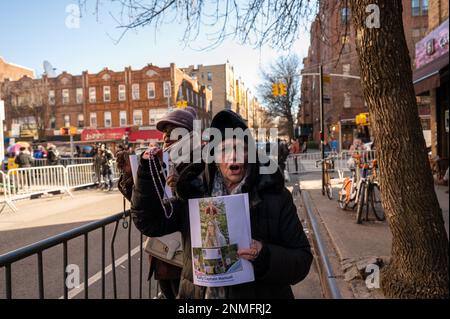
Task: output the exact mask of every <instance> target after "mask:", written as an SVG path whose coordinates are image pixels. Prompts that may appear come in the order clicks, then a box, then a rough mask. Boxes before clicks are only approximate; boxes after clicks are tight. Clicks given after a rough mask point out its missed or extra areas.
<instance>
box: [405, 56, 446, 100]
mask: <svg viewBox="0 0 450 319" xmlns="http://www.w3.org/2000/svg"><path fill="white" fill-rule="evenodd" d="M448 62H449V53H448V52H447V53H445V54H444V55H442V56H440V57H439V58H437V59H436V60H434V61H432V62H430V63H428V64H426V65H424V66H423V67H421V68H420V69H417V70H416V71H415V72H414V74H413V83H414V90H415V92H416V95H419V94H422V93H424V92H426V91H429V90H431V89H434V88H437V87H439V86H440V84H441V83H440V80H441V76H440V73H439V72H440V71H441V70H442V69H443V68H444V67H446V66H447V65H448Z"/></svg>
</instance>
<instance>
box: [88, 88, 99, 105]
mask: <svg viewBox="0 0 450 319" xmlns="http://www.w3.org/2000/svg"><path fill="white" fill-rule="evenodd" d="M89 102H90V103H95V102H97V91H96V90H95V87H91V88H89Z"/></svg>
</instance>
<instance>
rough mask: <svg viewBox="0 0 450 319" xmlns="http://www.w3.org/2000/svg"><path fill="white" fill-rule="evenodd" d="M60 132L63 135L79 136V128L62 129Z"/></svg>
mask: <svg viewBox="0 0 450 319" xmlns="http://www.w3.org/2000/svg"><path fill="white" fill-rule="evenodd" d="M59 132H60V133H61V135H72V136H73V135H76V134H77V128H76V127H74V126H71V127H61V128H60V129H59Z"/></svg>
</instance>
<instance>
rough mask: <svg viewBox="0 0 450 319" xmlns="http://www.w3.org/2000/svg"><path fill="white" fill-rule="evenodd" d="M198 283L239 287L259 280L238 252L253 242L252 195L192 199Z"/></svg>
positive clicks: (193, 257)
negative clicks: (251, 222)
mask: <svg viewBox="0 0 450 319" xmlns="http://www.w3.org/2000/svg"><path fill="white" fill-rule="evenodd" d="M189 218H190V227H191V244H192V267H193V277H194V284H195V285H199V286H206V287H223V286H231V285H237V284H241V283H245V282H250V281H254V280H255V276H254V271H253V265H252V264H251V262H249V261H248V260H245V259H241V258H239V255H238V249H240V248H248V247H250V243H251V231H250V211H249V204H248V194H238V195H230V196H219V197H211V198H199V199H190V200H189Z"/></svg>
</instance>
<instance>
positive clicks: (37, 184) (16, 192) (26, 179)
mask: <svg viewBox="0 0 450 319" xmlns="http://www.w3.org/2000/svg"><path fill="white" fill-rule="evenodd" d="M66 181H67V180H66V168H65V167H64V166H62V165H56V166H43V167H28V168H14V169H11V170H9V171H8V184H9V185H8V188H9V198H10V200H11V201H14V200H18V199H23V198H27V197H31V196H33V195H39V194H46V193H51V192H57V191H62V192H67V193H68V194H70V195H72V194H71V193H70V191H69V189H68V188H67V183H66Z"/></svg>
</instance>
